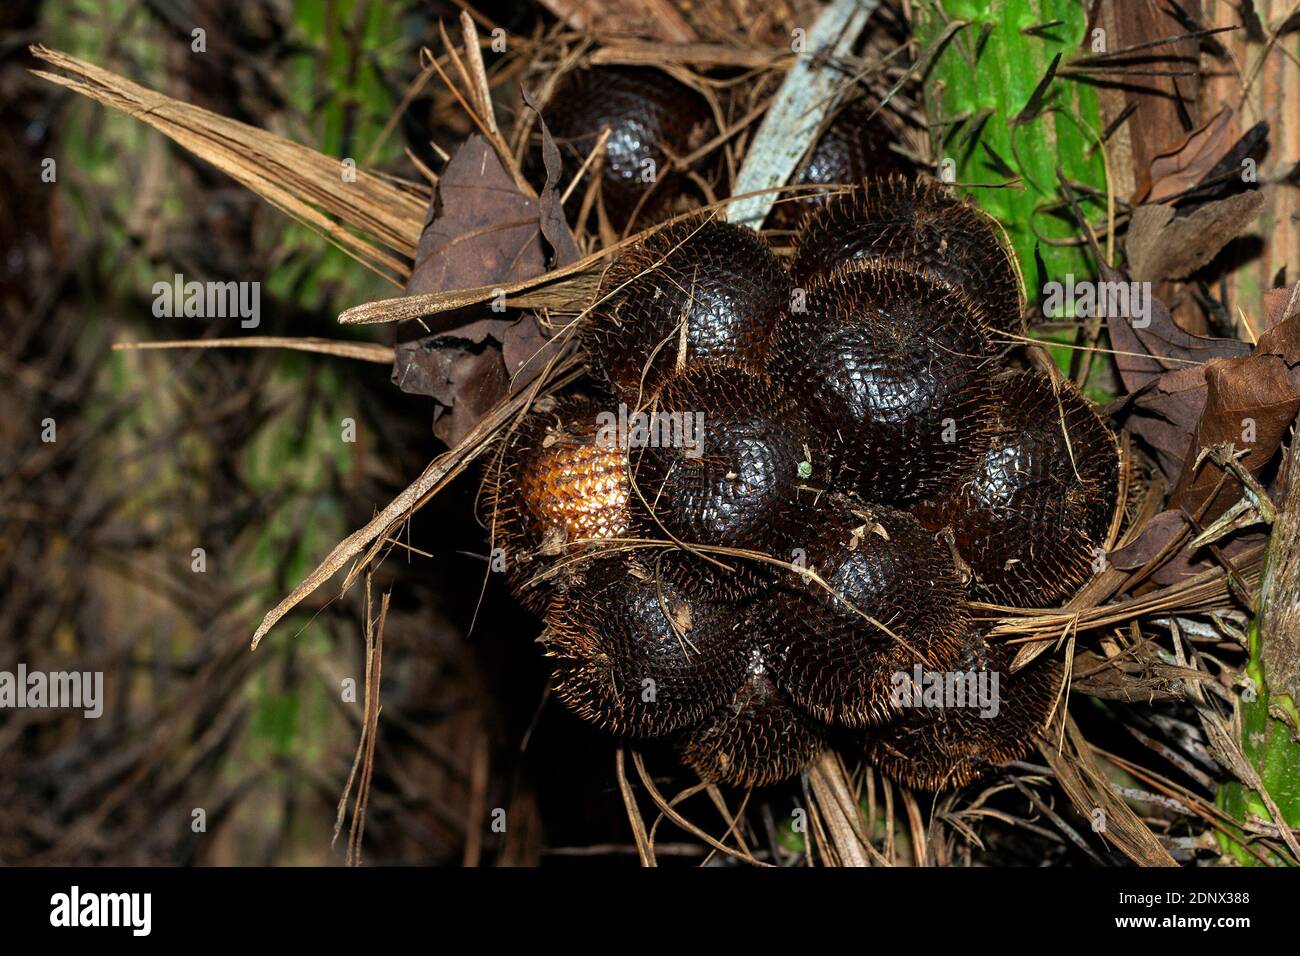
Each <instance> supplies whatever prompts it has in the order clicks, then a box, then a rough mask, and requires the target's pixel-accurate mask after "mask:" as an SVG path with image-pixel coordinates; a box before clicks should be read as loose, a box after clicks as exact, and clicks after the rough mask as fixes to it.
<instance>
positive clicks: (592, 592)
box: [540, 554, 751, 737]
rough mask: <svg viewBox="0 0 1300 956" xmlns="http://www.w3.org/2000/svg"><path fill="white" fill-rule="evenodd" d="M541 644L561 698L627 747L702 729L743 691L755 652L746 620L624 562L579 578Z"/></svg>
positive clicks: (558, 602) (555, 606)
mask: <svg viewBox="0 0 1300 956" xmlns="http://www.w3.org/2000/svg"><path fill="white" fill-rule="evenodd" d="M540 640H541V643H542V645H543V647H545V649H546V654H547V656H549V657H551V658H553V659H554V661H555V683H554V685H553V689H554V691H555V694H556V696H557V697H559V698H560V700H562V701H563V702H564V704H565V705H566V706H567V707H568V708H569V709H570V710H572V711H573V712H574V713H576V714H577V715H578V716H579V717H581V718H583V719H584V720H586V721H587V722H589V723H592V724H595V725H596V726H598V727H603V728H604V729H606V730H608V731H610V732H611V733H614V734H617V735H619V736H624V737H657V736H662V735H665V734H669V733H672V732H674V731H677V730H681V729H683V728H686V727H690V726H693V725H696V724H699V723H700V722H701V721H703V720H704V719H705V718H706V717H708V716H709V715H710V714H711V713H713V712H714V711H715V710H717V708H719V707H721V706H722V705H723V704H724V703H726V702H727V701H729V700H731V698H732V696H733V695H734V694H735V692H736V691H737V689H738V688H739V687H740V685H741V684H742V683H743V682H744V680H745V676H746V670H747V667H748V660H749V654H748V648H749V646H750V644H751V637H750V627H749V622H748V618H747V616H746V615H745V613H743V610H741V611H738V609H737V608H736V607H734V606H732V605H723V604H720V603H718V602H715V601H712V600H710V599H708V598H707V597H706V596H704V595H700V594H690V593H687V592H685V591H683V590H681V589H680V588H677V587H675V586H674V585H673V584H672V583H671V582H668V581H666V580H664V579H663V578H662V577H658V578H657V577H656V576H655V574H654V570H653V568H652V567H651V566H649V565H648V564H646V563H643V562H641V561H640V560H639V559H637V558H635V557H628V556H627V555H625V554H614V555H608V556H602V557H597V558H594V559H592V560H591V561H588V562H584V563H583V564H582V565H581V566H580V567H579V568H578V569H577V570H576V571H575V574H574V580H572V581H571V582H570V583H569V585H568V587H566V588H565V589H564V590H563V591H562V592H560V593H558V594H557V595H556V597H555V599H554V601H553V602H552V604H551V608H550V610H549V611H548V613H547V615H546V630H545V631H544V632H543V633H542V636H541V638H540Z"/></svg>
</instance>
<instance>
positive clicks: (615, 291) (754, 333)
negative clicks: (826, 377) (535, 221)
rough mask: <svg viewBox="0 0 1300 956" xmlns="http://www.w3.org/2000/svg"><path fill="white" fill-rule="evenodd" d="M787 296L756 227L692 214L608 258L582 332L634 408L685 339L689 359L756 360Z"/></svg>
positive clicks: (751, 364)
mask: <svg viewBox="0 0 1300 956" xmlns="http://www.w3.org/2000/svg"><path fill="white" fill-rule="evenodd" d="M789 302H790V277H789V275H788V274H787V272H786V270H785V267H784V266H783V265H782V264H781V262H780V260H778V259H777V257H776V255H775V254H774V253H773V252H772V250H771V249H769V248H768V246H767V243H765V242H764V241H763V239H762V238H761V237H760V236H759V235H758V233H756V232H754V230H752V229H750V228H748V227H746V226H737V225H732V224H730V223H726V222H721V221H719V220H717V219H713V218H710V217H709V216H692V217H689V218H687V219H684V220H682V221H680V222H676V223H673V224H672V225H669V226H665V227H664V228H662V229H660V230H658V231H657V232H655V233H653V234H652V235H650V236H648V237H646V238H645V239H644V240H642V241H641V242H639V243H637V244H636V245H634V246H633V247H631V248H630V249H628V250H627V251H626V252H624V253H623V254H622V255H621V256H619V257H618V258H617V259H616V260H615V261H614V263H613V264H612V265H611V266H610V268H609V269H608V271H606V273H605V275H604V276H603V278H602V280H601V284H600V291H599V293H598V297H597V303H598V304H597V306H596V308H595V309H594V310H593V314H592V315H591V316H590V318H589V320H588V321H587V323H586V324H585V325H584V326H583V331H582V337H583V338H582V340H583V344H584V346H585V347H586V350H587V354H588V355H589V356H590V357H591V360H592V365H593V367H594V368H595V369H596V371H597V372H598V373H599V374H600V375H601V376H602V377H604V378H605V379H606V380H607V381H608V382H609V384H610V385H611V386H612V388H613V389H614V391H615V393H616V394H617V395H618V396H619V397H620V398H621V399H622V400H623V401H624V402H626V403H627V404H628V405H629V406H631V407H634V408H635V407H640V406H641V405H643V404H644V403H645V401H646V399H647V398H648V397H649V396H650V395H651V394H653V393H654V391H655V389H657V388H658V387H659V385H660V384H662V382H663V381H664V380H665V379H666V378H667V377H668V376H669V375H671V374H672V372H673V370H674V369H675V368H676V367H677V364H678V359H679V353H680V352H681V351H682V346H683V345H684V346H685V355H684V360H685V362H686V363H688V364H690V363H695V362H707V361H728V362H732V363H734V364H738V365H743V366H745V367H747V368H750V369H753V370H755V371H758V370H761V368H762V366H763V357H764V355H765V354H766V352H767V342H768V338H769V337H770V335H771V333H772V326H773V325H775V324H776V321H777V318H778V316H780V314H781V313H782V312H783V311H784V310H785V308H786V307H787V306H788V305H789ZM683 333H684V336H683Z"/></svg>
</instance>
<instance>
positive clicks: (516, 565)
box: [480, 396, 631, 612]
mask: <svg viewBox="0 0 1300 956" xmlns="http://www.w3.org/2000/svg"><path fill="white" fill-rule="evenodd" d="M602 410H603V409H602V406H601V405H599V404H598V403H596V402H594V401H592V400H590V399H588V398H585V397H579V396H567V397H563V398H559V399H551V398H544V399H541V400H539V401H538V402H537V403H536V405H535V406H534V408H533V409H532V410H531V411H530V412H529V414H528V416H527V417H526V418H525V419H524V421H523V422H522V423H521V424H520V425H519V427H518V428H517V429H516V430H515V432H514V433H513V434H511V435H508V436H507V437H506V439H505V441H504V445H498V446H494V447H493V448H491V449H489V450H488V451H487V452H486V453H485V454H486V455H487V458H488V472H487V475H486V476H485V479H484V483H483V491H484V493H483V495H482V499H481V502H480V506H481V517H482V521H483V524H484V525H485V526H486V527H487V529H488V532H489V536H490V541H491V544H492V547H493V548H500V549H501V552H500V557H502V558H504V561H505V569H506V580H507V582H508V583H509V585H510V587H511V589H512V591H513V592H514V593H515V596H516V597H517V598H518V599H519V601H520V602H521V603H523V604H524V605H526V606H527V607H529V608H531V609H532V610H534V611H538V612H540V611H541V610H542V609H543V608H544V607H545V604H546V602H547V600H548V599H549V597H550V593H551V588H550V586H549V584H548V583H546V582H539V581H536V580H535V579H536V576H537V575H538V574H539V573H540V572H542V571H544V570H545V569H546V567H547V566H548V564H550V563H551V562H553V561H554V559H555V558H557V557H559V556H560V555H564V554H569V553H571V552H572V550H573V547H574V545H575V543H577V542H580V541H591V540H601V539H608V538H619V537H624V536H626V534H627V532H628V529H629V526H630V522H631V517H630V515H631V509H630V507H629V499H628V495H629V485H628V473H627V454H626V452H625V451H624V450H623V449H621V448H619V447H618V446H617V445H616V444H609V443H606V442H605V441H603V440H602V439H603V436H602V434H601V431H600V423H601V420H600V418H599V416H600V414H601V412H602Z"/></svg>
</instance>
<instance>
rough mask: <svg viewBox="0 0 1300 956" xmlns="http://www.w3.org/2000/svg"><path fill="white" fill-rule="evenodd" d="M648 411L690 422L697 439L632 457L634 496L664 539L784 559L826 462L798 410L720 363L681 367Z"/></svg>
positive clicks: (800, 533)
mask: <svg viewBox="0 0 1300 956" xmlns="http://www.w3.org/2000/svg"><path fill="white" fill-rule="evenodd" d="M646 412H647V413H648V414H650V415H654V416H666V418H660V419H659V420H669V421H694V422H695V426H696V427H695V432H696V437H697V439H698V440H697V441H696V443H695V445H694V447H690V446H687V445H683V444H681V443H674V444H670V445H663V444H661V445H659V446H658V447H654V446H651V447H639V448H638V447H634V448H632V449H631V451H630V460H631V465H632V474H633V476H634V480H635V485H636V487H635V489H634V494H637V495H638V502H639V503H641V504H642V507H644V508H646V509H648V510H649V511H650V512H651V514H652V516H653V518H654V519H657V525H656V527H658V526H659V525H661V526H662V531H660V536H662V535H663V533H664V532H666V533H667V534H668V535H669V536H670V537H671V538H674V539H676V540H677V541H681V542H685V543H686V544H691V545H714V546H723V547H730V548H741V549H747V550H751V551H758V552H762V553H765V554H768V555H773V556H776V557H780V558H782V559H785V555H786V554H787V549H788V548H789V547H790V546H791V545H792V544H793V543H794V542H795V541H797V540H799V539H800V538H805V537H806V536H807V530H806V529H807V527H808V525H809V524H810V523H812V522H813V521H814V520H815V510H814V509H815V505H816V501H817V498H818V496H819V494H820V493H821V489H822V488H824V487H825V486H826V482H827V477H828V471H829V469H830V467H831V463H830V462H829V460H828V459H827V457H826V456H825V455H824V454H822V453H821V451H820V448H819V446H818V441H817V437H816V435H815V433H814V430H813V428H812V426H811V425H810V424H809V423H808V420H807V418H806V417H805V415H804V414H803V410H802V409H801V408H800V407H799V406H798V405H797V404H796V403H795V402H794V401H793V400H791V399H790V398H789V397H787V396H786V395H785V394H784V393H783V392H782V391H781V390H780V389H779V388H778V387H777V386H776V385H775V384H773V383H772V382H771V381H770V380H769V379H768V378H767V377H766V376H764V375H762V374H760V373H755V372H750V371H747V370H745V369H741V368H737V367H734V366H730V365H723V364H720V363H706V364H701V365H692V366H687V367H686V368H685V369H683V370H682V371H681V372H679V373H677V374H676V375H674V376H673V377H672V378H670V379H669V380H668V381H667V382H665V383H664V385H663V387H662V388H661V389H660V390H659V391H658V392H657V393H656V394H655V397H654V398H653V399H652V400H651V402H650V404H649V405H648V406H647V408H646ZM694 416H698V417H697V418H696V417H694ZM683 434H685V432H683ZM801 466H802V467H801Z"/></svg>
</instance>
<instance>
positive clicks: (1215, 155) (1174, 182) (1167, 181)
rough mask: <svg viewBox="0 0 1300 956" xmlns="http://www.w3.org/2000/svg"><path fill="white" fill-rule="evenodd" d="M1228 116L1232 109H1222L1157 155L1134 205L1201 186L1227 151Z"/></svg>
mask: <svg viewBox="0 0 1300 956" xmlns="http://www.w3.org/2000/svg"><path fill="white" fill-rule="evenodd" d="M1232 115H1233V114H1232V109H1231V108H1229V107H1224V108H1223V109H1221V110H1220V111H1219V112H1218V113H1217V114H1215V116H1214V117H1213V118H1212V119H1211V120H1210V121H1209V122H1207V123H1205V124H1204V125H1203V126H1201V127H1200V128H1198V129H1196V130H1193V131H1192V132H1191V133H1189V134H1188V135H1187V137H1186V138H1185V139H1184V140H1183V141H1182V142H1180V143H1179V144H1178V145H1176V146H1174V147H1173V148H1171V149H1167V150H1165V151H1164V152H1162V153H1160V154H1158V155H1157V156H1156V158H1155V159H1153V160H1152V161H1151V170H1150V172H1149V173H1148V175H1147V176H1145V177H1144V179H1143V183H1142V184H1141V185H1140V186H1139V188H1138V194H1137V195H1136V196H1134V197H1133V198H1134V201H1135V202H1148V203H1158V202H1164V201H1165V200H1166V199H1170V198H1171V197H1173V196H1177V195H1179V194H1180V193H1184V192H1186V191H1187V190H1189V189H1191V188H1192V187H1193V186H1195V185H1196V184H1197V183H1199V182H1201V180H1203V179H1204V178H1205V176H1206V174H1208V173H1209V172H1210V170H1212V169H1213V168H1214V167H1215V166H1216V165H1217V164H1218V162H1219V160H1220V159H1222V158H1223V155H1224V153H1226V152H1227V151H1228V149H1229V148H1230V146H1229V143H1228V134H1229V132H1230V130H1231V127H1232Z"/></svg>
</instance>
